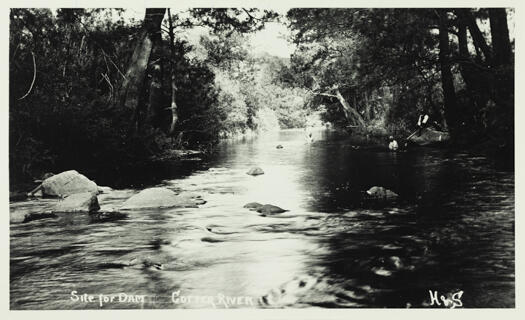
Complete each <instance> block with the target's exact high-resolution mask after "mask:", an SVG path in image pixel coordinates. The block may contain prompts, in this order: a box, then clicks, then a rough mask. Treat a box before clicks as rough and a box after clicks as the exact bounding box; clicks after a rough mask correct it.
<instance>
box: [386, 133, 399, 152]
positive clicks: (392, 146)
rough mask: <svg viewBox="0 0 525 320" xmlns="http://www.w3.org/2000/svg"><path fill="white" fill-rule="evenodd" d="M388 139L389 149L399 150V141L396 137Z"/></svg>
mask: <svg viewBox="0 0 525 320" xmlns="http://www.w3.org/2000/svg"><path fill="white" fill-rule="evenodd" d="M388 141H389V144H388V149H389V150H390V151H397V149H398V148H399V145H398V144H397V141H396V140H395V139H394V137H393V136H390V137H388Z"/></svg>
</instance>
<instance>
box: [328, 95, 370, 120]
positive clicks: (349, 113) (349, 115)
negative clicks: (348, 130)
mask: <svg viewBox="0 0 525 320" xmlns="http://www.w3.org/2000/svg"><path fill="white" fill-rule="evenodd" d="M335 94H336V96H337V99H338V100H339V102H340V103H341V105H342V106H343V112H344V113H345V117H346V119H347V120H348V122H349V123H350V124H354V125H357V126H360V127H365V121H364V120H363V117H361V115H360V114H359V112H357V111H356V110H355V109H354V108H352V106H350V104H349V103H348V101H346V99H345V97H343V95H342V94H341V92H340V91H339V89H337V90H336V91H335Z"/></svg>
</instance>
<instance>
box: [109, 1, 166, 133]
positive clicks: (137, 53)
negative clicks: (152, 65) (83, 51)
mask: <svg viewBox="0 0 525 320" xmlns="http://www.w3.org/2000/svg"><path fill="white" fill-rule="evenodd" d="M165 13H166V9H165V8H148V9H146V14H145V17H144V23H143V26H142V29H141V31H140V32H139V35H138V39H137V43H136V45H135V49H134V51H133V54H132V56H131V60H130V62H129V65H128V69H127V71H126V75H125V79H124V82H123V84H122V88H121V91H120V99H119V103H120V106H121V107H124V108H126V109H128V110H129V111H130V113H132V114H133V115H134V116H133V118H132V121H131V124H130V133H131V132H134V131H135V130H136V126H137V124H138V118H139V113H140V108H141V106H140V104H141V102H142V103H144V101H143V98H142V97H144V88H145V86H144V78H145V75H146V69H147V67H148V62H149V58H150V55H151V50H152V49H153V41H152V37H153V36H154V35H155V34H157V33H160V32H161V30H160V26H161V23H162V19H163V18H164V14H165Z"/></svg>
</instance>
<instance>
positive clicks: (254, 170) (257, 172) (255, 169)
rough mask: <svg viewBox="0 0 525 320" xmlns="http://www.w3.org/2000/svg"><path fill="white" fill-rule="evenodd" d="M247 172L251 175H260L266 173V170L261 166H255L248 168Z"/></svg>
mask: <svg viewBox="0 0 525 320" xmlns="http://www.w3.org/2000/svg"><path fill="white" fill-rule="evenodd" d="M246 174H249V175H250V176H258V175H261V174H264V171H263V169H261V168H259V167H253V168H251V169H250V170H248V172H246Z"/></svg>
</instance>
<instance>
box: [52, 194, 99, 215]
mask: <svg viewBox="0 0 525 320" xmlns="http://www.w3.org/2000/svg"><path fill="white" fill-rule="evenodd" d="M99 209H100V206H99V204H98V199H97V196H96V195H95V194H94V193H91V192H83V193H75V194H72V195H69V196H67V197H66V198H65V199H64V200H62V201H60V202H58V203H57V205H56V206H55V208H54V209H53V212H95V211H98V210H99Z"/></svg>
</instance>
